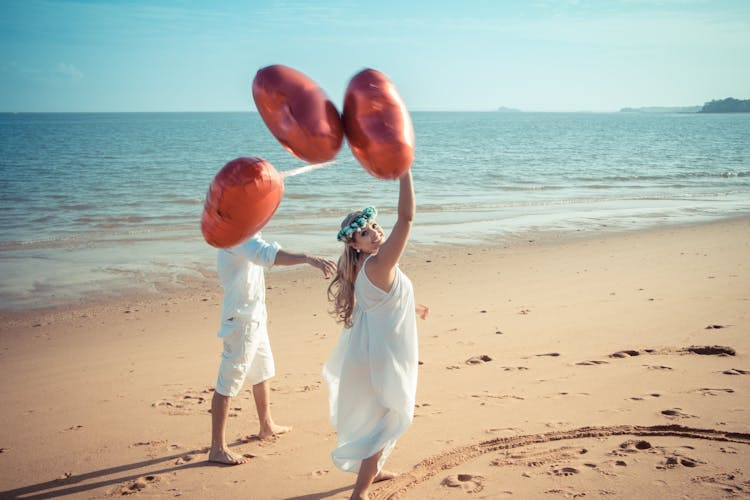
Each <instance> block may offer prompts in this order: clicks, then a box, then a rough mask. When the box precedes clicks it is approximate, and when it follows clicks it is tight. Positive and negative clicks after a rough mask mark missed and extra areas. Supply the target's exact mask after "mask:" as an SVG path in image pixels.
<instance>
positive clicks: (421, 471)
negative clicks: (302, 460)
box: [370, 425, 750, 500]
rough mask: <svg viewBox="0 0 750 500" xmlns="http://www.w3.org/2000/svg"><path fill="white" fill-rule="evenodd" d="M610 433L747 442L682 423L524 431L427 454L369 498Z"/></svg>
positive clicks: (741, 436)
mask: <svg viewBox="0 0 750 500" xmlns="http://www.w3.org/2000/svg"><path fill="white" fill-rule="evenodd" d="M610 436H636V437H645V436H672V437H681V438H688V439H705V440H709V441H720V442H727V443H739V444H750V434H746V433H740V432H730V431H720V430H716V429H696V428H692V427H685V426H682V425H653V426H640V425H615V426H605V427H580V428H578V429H571V430H568V431H553V432H545V433H541V434H527V435H523V436H511V437H500V438H494V439H490V440H487V441H482V442H479V443H476V444H470V445H465V446H460V447H457V448H453V449H450V450H447V451H444V452H442V453H438V454H437V455H433V456H431V457H428V458H426V459H424V460H422V461H421V462H419V463H418V464H417V465H415V466H414V467H413V468H412V470H411V471H410V472H407V473H404V474H401V475H399V476H397V477H396V478H394V479H392V480H390V481H386V482H383V483H381V484H379V485H377V486H376V487H375V488H373V490H372V491H371V493H370V497H371V498H372V499H373V500H380V499H383V500H385V499H396V498H402V497H403V496H404V495H405V494H406V493H407V492H408V491H409V490H410V489H412V488H414V487H415V486H416V485H418V484H420V483H422V482H424V481H426V480H428V479H430V478H431V477H433V476H435V475H437V474H439V473H440V472H442V471H445V470H448V469H451V468H453V467H457V466H459V465H461V464H463V463H465V462H468V461H469V460H472V459H474V458H476V457H478V456H480V455H484V454H486V453H492V452H495V451H498V450H509V449H513V448H521V447H524V446H530V445H533V444H538V443H549V442H555V441H563V440H572V439H583V438H600V437H610Z"/></svg>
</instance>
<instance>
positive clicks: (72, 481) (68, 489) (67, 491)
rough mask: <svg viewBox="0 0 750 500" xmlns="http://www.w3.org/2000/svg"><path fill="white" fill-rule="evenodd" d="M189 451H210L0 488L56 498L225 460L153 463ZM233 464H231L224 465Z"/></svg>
mask: <svg viewBox="0 0 750 500" xmlns="http://www.w3.org/2000/svg"><path fill="white" fill-rule="evenodd" d="M188 454H204V455H205V454H206V453H205V450H192V451H187V452H184V451H183V452H181V453H177V454H174V455H169V456H165V457H161V458H152V459H148V460H142V461H140V462H133V463H130V464H124V465H119V466H115V467H109V468H106V469H101V470H97V471H92V472H85V473H83V474H75V475H72V476H70V477H66V478H60V479H53V480H50V481H45V482H42V483H37V484H31V485H29V486H23V487H21V488H15V489H12V490H7V491H0V498H2V499H6V498H8V499H10V498H24V499H29V498H32V499H42V498H56V497H61V496H64V495H73V494H76V493H82V492H85V491H89V490H95V489H97V488H103V487H106V486H114V485H118V484H120V485H124V484H126V483H128V482H130V481H135V480H137V479H139V478H143V477H144V476H158V475H159V474H167V473H170V472H176V471H180V470H186V469H195V468H199V467H217V466H218V467H222V466H223V465H221V464H216V463H213V462H209V461H208V460H207V459H205V460H201V461H196V462H188V463H180V464H176V465H173V466H169V467H164V468H161V469H158V470H154V469H152V468H151V467H153V466H154V465H157V464H160V463H164V462H173V463H174V462H175V461H177V460H178V459H180V458H182V457H184V456H185V455H188ZM223 467H229V466H223ZM138 469H143V470H140V471H139V472H137V473H135V472H133V473H131V474H126V475H120V474H122V473H128V472H131V471H136V470H138ZM90 480H96V482H93V483H86V484H79V483H83V482H85V481H90Z"/></svg>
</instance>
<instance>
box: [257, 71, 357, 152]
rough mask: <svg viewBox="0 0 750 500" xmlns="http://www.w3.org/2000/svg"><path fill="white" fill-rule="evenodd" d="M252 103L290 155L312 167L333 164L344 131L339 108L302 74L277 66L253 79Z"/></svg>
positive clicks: (260, 72)
mask: <svg viewBox="0 0 750 500" xmlns="http://www.w3.org/2000/svg"><path fill="white" fill-rule="evenodd" d="M253 99H254V100H255V106H256V107H257V108H258V112H259V113H260V116H261V117H262V118H263V121H264V122H265V123H266V126H268V128H269V130H270V131H271V133H272V134H273V135H274V137H276V139H278V141H279V142H280V143H281V145H282V146H284V148H286V150H287V151H289V152H290V153H292V154H293V155H294V156H296V157H297V158H300V159H302V160H304V161H307V162H310V163H319V162H324V161H328V160H332V159H333V157H335V156H336V153H338V152H339V149H341V143H342V142H343V140H344V130H343V127H342V124H341V116H340V115H339V112H338V110H337V109H336V106H334V104H333V103H332V102H331V101H330V100H329V99H328V96H326V94H325V92H323V90H322V89H321V88H320V87H318V85H317V84H316V83H315V82H314V81H312V80H311V79H310V78H308V77H307V76H306V75H304V74H302V73H300V72H299V71H297V70H295V69H292V68H289V67H287V66H283V65H281V64H275V65H273V66H268V67H265V68H262V69H261V70H259V71H258V73H257V74H256V75H255V78H254V79H253Z"/></svg>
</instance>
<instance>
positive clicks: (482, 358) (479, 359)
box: [465, 354, 492, 365]
mask: <svg viewBox="0 0 750 500" xmlns="http://www.w3.org/2000/svg"><path fill="white" fill-rule="evenodd" d="M490 361H492V358H491V357H489V356H487V355H486V354H482V355H479V356H472V357H471V358H469V359H467V360H466V361H465V363H466V364H467V365H481V364H482V363H489V362H490Z"/></svg>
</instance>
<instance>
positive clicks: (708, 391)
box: [694, 387, 734, 396]
mask: <svg viewBox="0 0 750 500" xmlns="http://www.w3.org/2000/svg"><path fill="white" fill-rule="evenodd" d="M694 392H700V393H701V394H703V395H704V396H718V395H719V394H720V393H725V394H732V393H733V392H734V389H711V388H708V387H704V388H702V389H695V391H694Z"/></svg>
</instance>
